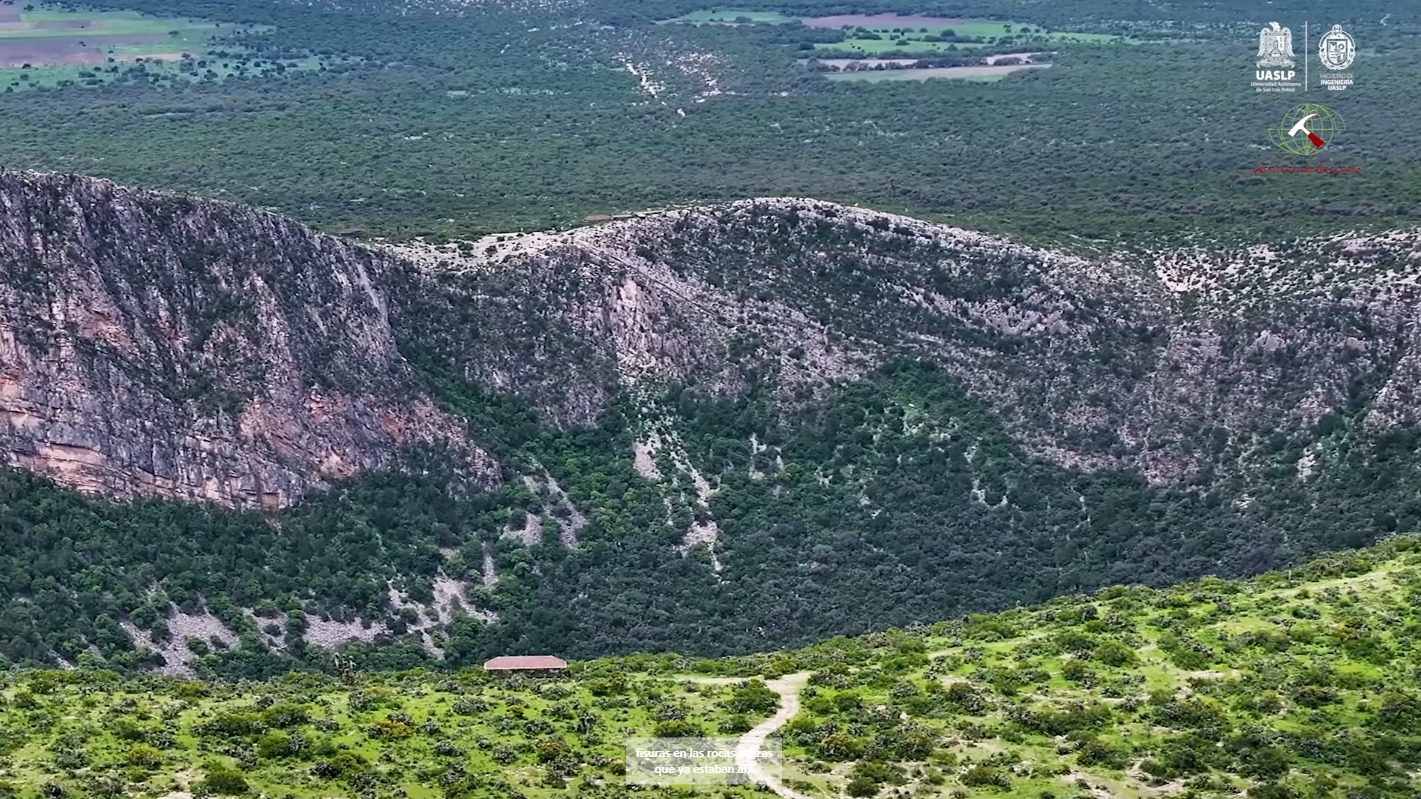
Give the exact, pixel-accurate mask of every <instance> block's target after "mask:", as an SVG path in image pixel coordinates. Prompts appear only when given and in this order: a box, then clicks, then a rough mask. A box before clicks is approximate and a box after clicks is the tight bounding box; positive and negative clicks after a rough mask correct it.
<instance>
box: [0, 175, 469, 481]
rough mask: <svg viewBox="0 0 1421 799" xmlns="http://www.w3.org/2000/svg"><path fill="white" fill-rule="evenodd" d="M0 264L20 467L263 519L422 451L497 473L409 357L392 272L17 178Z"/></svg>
mask: <svg viewBox="0 0 1421 799" xmlns="http://www.w3.org/2000/svg"><path fill="white" fill-rule="evenodd" d="M0 253H3V255H4V258H3V261H0V262H3V267H0V458H3V460H4V461H5V462H6V463H8V464H10V465H13V466H18V467H21V468H25V469H29V470H31V471H35V472H39V473H41V474H44V475H47V476H49V477H51V478H53V479H54V480H56V481H58V482H59V483H61V484H64V485H67V486H71V487H74V488H78V489H80V490H83V491H87V492H95V493H103V494H107V495H111V496H117V497H134V496H165V497H175V498H180V499H193V500H203V501H208V502H214V503H218V504H223V505H241V506H251V507H259V508H275V507H280V506H283V505H286V504H288V503H290V502H291V501H293V500H295V499H296V498H298V497H300V496H301V495H302V494H303V493H304V492H305V491H306V490H308V489H310V488H314V487H319V486H322V485H324V484H325V483H326V482H327V481H329V480H332V479H338V478H342V477H348V476H350V475H352V474H356V473H359V472H362V471H367V470H371V469H388V468H393V467H395V466H396V465H397V462H398V457H397V455H398V451H399V450H400V448H401V447H404V446H407V445H413V444H424V443H439V444H443V445H448V446H453V447H456V448H461V449H463V450H464V451H465V452H466V454H467V456H468V458H469V460H470V463H471V464H475V470H474V471H476V472H478V473H479V475H480V476H481V477H482V478H484V479H489V478H491V477H492V476H493V475H494V473H495V470H494V469H493V468H492V463H491V461H490V460H489V459H488V458H487V456H486V455H483V454H482V453H480V452H477V451H476V450H474V449H473V448H471V447H469V446H468V445H467V442H466V441H465V439H464V436H463V433H462V431H461V428H460V427H459V426H458V425H457V424H455V423H454V422H453V421H452V420H450V419H448V418H447V417H446V416H445V415H444V414H443V413H442V412H440V411H439V410H437V409H436V408H435V407H434V404H433V402H432V401H431V400H430V399H429V398H428V397H426V396H424V395H423V394H422V391H421V390H420V389H419V388H418V385H417V383H416V382H415V380H414V378H413V375H412V373H411V372H410V370H409V368H408V367H407V366H406V365H405V363H404V362H403V360H402V359H401V358H400V357H399V355H398V353H397V352H396V350H395V345H394V337H393V334H392V331H391V329H390V324H389V315H388V308H387V303H386V300H385V297H384V295H383V294H382V293H381V289H380V288H377V286H378V284H379V282H380V277H379V275H380V274H381V273H383V272H384V271H387V270H388V269H390V268H392V267H391V265H390V264H389V262H388V260H387V259H380V258H375V257H372V256H371V255H370V254H369V253H368V252H366V251H364V250H360V249H357V248H355V247H353V246H352V245H349V244H347V243H345V242H343V241H341V240H339V239H335V238H332V237H327V236H322V235H318V234H315V233H313V232H311V231H310V230H308V229H306V228H304V227H302V226H301V225H299V224H297V223H295V222H293V221H290V220H288V219H284V218H282V217H278V216H275V215H272V214H269V213H266V212H263V211H258V210H255V209H251V208H244V207H240V206H234V205H230V204H227V203H221V202H215V201H210V200H202V201H193V200H189V199H186V198H180V197H175V196H171V195H165V194H160V193H156V192H148V191H138V190H132V189H125V188H120V187H117V186H115V185H114V184H112V183H109V182H107V181H103V180H97V179H92V178H75V177H70V176H60V175H42V174H37V173H5V174H3V175H0ZM160 287H166V288H162V289H161V290H160ZM330 385H339V386H343V388H333V387H323V386H330Z"/></svg>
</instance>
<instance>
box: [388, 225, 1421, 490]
mask: <svg viewBox="0 0 1421 799" xmlns="http://www.w3.org/2000/svg"><path fill="white" fill-rule="evenodd" d="M1419 241H1421V238H1418V236H1417V235H1416V234H1415V233H1394V234H1390V235H1388V236H1384V237H1372V238H1366V237H1359V236H1345V235H1342V236H1335V237H1330V238H1319V239H1316V240H1308V241H1293V242H1279V243H1277V244H1275V245H1272V246H1269V247H1260V246H1254V247H1239V248H1228V247H1223V246H1219V247H1211V248H1198V249H1193V250H1188V251H1181V250H1171V251H1165V252H1156V251H1150V250H1147V249H1144V248H1139V249H1135V250H1131V251H1128V252H1120V253H1117V254H1114V255H1111V256H1108V257H1094V258H1086V257H1079V256H1075V255H1070V254H1066V253H1063V252H1057V251H1051V250H1046V249H1040V248H1032V247H1027V246H1023V245H1021V244H1018V243H1014V242H1011V241H1009V240H1006V239H1002V238H999V237H995V236H989V235H984V234H981V233H977V232H973V231H968V230H962V229H958V228H953V227H950V226H945V225H937V224H930V223H926V222H923V221H920V220H914V219H909V218H905V217H899V216H893V215H890V214H882V213H875V212H869V211H865V210H862V209H857V208H847V207H843V206H838V205H834V204H830V203H821V202H814V201H809V200H799V199H786V198H766V199H756V200H746V201H742V202H738V203H730V204H726V205H721V206H714V207H706V208H695V209H688V210H679V211H667V212H660V213H653V214H645V215H641V217H640V218H636V219H630V220H624V221H618V222H613V223H609V224H603V225H598V226H593V227H587V228H582V229H579V230H576V231H572V232H570V233H564V234H544V233H534V234H523V235H508V236H490V237H487V238H485V239H482V240H480V241H477V242H464V243H455V244H451V245H446V246H443V247H427V246H415V247H410V246H405V247H401V248H398V256H399V257H404V258H409V259H410V260H412V261H414V262H415V263H416V264H418V265H419V266H420V267H421V269H422V270H423V271H424V273H425V275H426V277H425V281H426V289H425V290H422V291H419V292H415V293H414V294H417V295H418V296H419V297H420V298H421V302H430V301H433V302H438V303H440V304H441V307H442V310H441V311H440V312H438V313H436V314H430V313H428V310H427V307H425V306H420V307H419V309H418V310H417V311H410V312H403V313H398V314H397V315H399V316H401V317H402V318H403V319H406V320H408V325H409V327H410V328H411V329H412V330H417V331H419V332H418V337H419V338H420V340H422V341H426V342H431V343H435V344H437V345H438V346H439V347H440V348H441V349H442V350H443V352H444V353H445V354H446V355H447V357H449V358H450V359H451V360H453V361H455V362H457V363H459V364H460V366H461V368H462V369H463V371H464V373H465V374H466V375H467V376H468V377H469V378H471V379H473V380H475V381H478V382H482V383H484V384H487V385H491V386H495V387H497V388H499V389H501V390H507V391H514V392H518V393H520V394H521V395H523V396H524V397H525V398H526V399H528V400H529V401H530V402H531V403H532V404H534V405H535V406H537V407H539V408H541V409H542V411H543V412H544V413H545V414H546V415H547V417H549V418H550V419H551V420H553V421H555V422H557V423H560V424H574V425H575V424H585V423H588V422H590V420H592V419H594V418H595V417H596V416H597V414H598V413H599V412H600V410H601V409H602V408H603V407H604V405H605V402H606V400H607V398H608V396H609V390H608V387H609V386H612V385H616V384H619V383H620V384H627V383H635V382H638V381H641V380H646V379H654V380H660V381H667V380H674V381H678V382H685V383H692V384H696V385H697V386H699V387H700V388H703V389H705V390H708V391H710V392H712V393H717V394H722V395H735V394H737V393H739V392H743V391H744V390H745V389H746V388H747V387H748V386H749V385H750V383H751V382H752V381H753V379H754V378H755V377H756V376H762V375H766V374H769V375H773V376H774V377H775V379H776V385H777V387H778V389H779V395H780V397H781V399H782V400H784V401H787V402H794V401H796V400H797V399H802V398H806V397H813V396H816V395H818V394H819V393H820V392H819V389H822V388H823V387H825V386H826V385H830V384H833V383H836V382H843V381H846V380H851V379H853V378H855V377H857V376H860V375H862V374H864V373H865V372H867V371H868V370H870V369H872V368H873V367H874V366H876V365H878V364H881V363H882V362H884V361H885V360H886V359H888V358H890V357H893V356H904V355H907V356H910V357H915V358H920V359H924V360H928V361H932V362H934V363H936V364H938V365H940V366H942V367H944V368H946V369H947V370H948V371H949V372H950V373H951V374H952V375H953V376H954V377H955V378H956V379H957V380H958V381H960V382H961V383H962V384H963V385H964V386H966V387H967V388H968V389H969V390H970V391H971V392H972V393H974V394H975V395H977V396H978V397H980V398H983V399H985V400H987V401H988V403H989V404H990V406H991V407H992V408H993V410H994V412H995V413H996V414H997V415H998V416H999V417H1000V418H1002V420H1003V421H1004V422H1006V423H1007V424H1008V426H1009V427H1010V429H1011V430H1012V432H1013V433H1014V434H1015V436H1016V437H1017V438H1019V440H1021V441H1022V443H1023V444H1024V445H1026V446H1027V448H1028V449H1029V450H1030V451H1032V452H1033V453H1034V454H1036V455H1038V456H1040V457H1043V458H1045V459H1047V460H1050V461H1053V462H1055V463H1058V464H1060V465H1063V466H1066V467H1069V468H1078V469H1087V470H1097V469H1105V468H1118V469H1127V470H1132V471H1138V472H1140V473H1142V474H1144V475H1145V476H1146V477H1148V478H1149V479H1150V480H1151V481H1154V482H1163V483H1178V482H1181V481H1191V480H1194V479H1196V478H1199V477H1200V476H1202V475H1206V474H1211V473H1213V472H1214V471H1215V470H1217V469H1223V470H1225V471H1229V470H1233V471H1239V469H1240V463H1239V462H1236V461H1234V460H1232V457H1233V456H1229V458H1224V453H1225V452H1232V453H1233V454H1234V455H1240V454H1246V452H1247V451H1248V450H1249V449H1250V448H1251V447H1252V446H1253V445H1254V443H1255V442H1256V440H1257V439H1260V438H1263V437H1267V436H1268V435H1270V434H1273V433H1276V432H1283V433H1286V434H1289V435H1292V434H1298V433H1301V434H1308V433H1309V432H1310V431H1311V429H1312V428H1313V427H1314V426H1316V425H1317V424H1319V423H1320V422H1322V421H1324V420H1325V419H1327V418H1328V416H1329V415H1330V414H1332V415H1335V414H1338V413H1343V412H1349V413H1350V412H1352V411H1355V410H1356V409H1357V408H1366V409H1367V415H1366V420H1367V425H1368V426H1369V428H1370V429H1371V430H1373V431H1374V432H1376V431H1380V430H1385V429H1388V428H1391V427H1395V426H1398V425H1410V424H1413V423H1415V422H1416V411H1415V404H1414V403H1412V402H1410V398H1411V397H1413V396H1415V393H1414V392H1415V387H1416V385H1417V382H1418V380H1421V374H1418V373H1417V367H1416V363H1417V360H1418V357H1421V353H1418V350H1417V345H1418V339H1417V336H1418V326H1417V319H1416V315H1417V311H1418V308H1421V290H1418V283H1417V281H1418V278H1421V265H1418V262H1417V259H1416V251H1417V248H1418V247H1421V244H1418V242H1419ZM451 320H458V321H456V322H455V323H453V324H450V323H449V322H450V321H451ZM490 329H492V330H503V331H513V334H512V335H507V336H498V335H493V336H490V335H489V334H488V333H489V331H490ZM549 363H556V364H558V366H557V368H556V369H551V370H550V369H548V368H547V366H546V365H547V364H549ZM1349 409H1350V410H1349ZM1225 461H1227V462H1225Z"/></svg>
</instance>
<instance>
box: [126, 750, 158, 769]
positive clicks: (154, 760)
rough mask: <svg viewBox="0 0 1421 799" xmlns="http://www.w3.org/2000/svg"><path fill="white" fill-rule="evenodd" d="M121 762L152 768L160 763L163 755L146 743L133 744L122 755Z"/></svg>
mask: <svg viewBox="0 0 1421 799" xmlns="http://www.w3.org/2000/svg"><path fill="white" fill-rule="evenodd" d="M123 762H125V763H127V764H128V765H130V766H138V767H139V768H142V769H147V770H150V771H151V770H152V769H155V768H157V767H158V766H160V765H162V763H163V755H162V753H160V752H159V751H158V750H157V749H154V748H153V747H151V746H149V745H147V744H134V745H133V746H130V747H129V748H128V751H127V752H125V753H124V755H123Z"/></svg>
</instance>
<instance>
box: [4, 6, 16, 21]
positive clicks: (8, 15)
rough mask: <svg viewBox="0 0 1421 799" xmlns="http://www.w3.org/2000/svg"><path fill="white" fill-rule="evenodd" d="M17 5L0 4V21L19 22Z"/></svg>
mask: <svg viewBox="0 0 1421 799" xmlns="http://www.w3.org/2000/svg"><path fill="white" fill-rule="evenodd" d="M19 21H20V7H19V6H0V22H19Z"/></svg>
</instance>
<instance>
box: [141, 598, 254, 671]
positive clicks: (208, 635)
mask: <svg viewBox="0 0 1421 799" xmlns="http://www.w3.org/2000/svg"><path fill="white" fill-rule="evenodd" d="M167 625H168V632H169V633H170V637H169V638H168V640H167V641H166V642H165V643H163V644H161V645H159V644H158V643H156V642H155V641H154V640H153V636H152V634H151V633H149V632H148V631H147V630H143V629H141V628H140V627H138V626H137V625H135V624H133V623H132V622H130V621H127V620H124V621H120V622H119V626H120V627H122V628H123V631H124V632H125V633H127V634H128V637H129V639H130V640H131V641H132V642H133V645H134V646H137V647H146V648H148V649H152V650H153V651H155V652H157V653H159V654H160V655H162V656H163V659H164V661H165V664H164V665H163V666H162V668H160V669H159V671H161V672H162V673H164V674H174V675H188V674H192V665H191V664H192V661H193V660H194V659H195V658H196V657H197V655H196V654H195V653H194V652H193V651H192V648H191V647H189V646H188V639H189V638H196V639H199V640H201V641H204V642H212V641H220V642H221V643H222V644H224V645H225V646H227V647H228V648H229V649H230V648H236V647H237V645H238V639H237V634H236V633H234V632H232V630H231V628H229V627H228V626H227V625H226V624H224V623H223V622H222V620H221V619H219V618H217V617H216V616H214V615H212V614H211V613H207V612H205V611H204V612H203V613H195V614H194V613H184V612H182V611H174V612H173V613H171V614H169V616H168V618H167Z"/></svg>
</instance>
